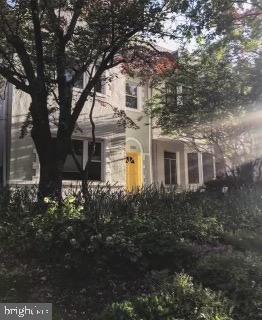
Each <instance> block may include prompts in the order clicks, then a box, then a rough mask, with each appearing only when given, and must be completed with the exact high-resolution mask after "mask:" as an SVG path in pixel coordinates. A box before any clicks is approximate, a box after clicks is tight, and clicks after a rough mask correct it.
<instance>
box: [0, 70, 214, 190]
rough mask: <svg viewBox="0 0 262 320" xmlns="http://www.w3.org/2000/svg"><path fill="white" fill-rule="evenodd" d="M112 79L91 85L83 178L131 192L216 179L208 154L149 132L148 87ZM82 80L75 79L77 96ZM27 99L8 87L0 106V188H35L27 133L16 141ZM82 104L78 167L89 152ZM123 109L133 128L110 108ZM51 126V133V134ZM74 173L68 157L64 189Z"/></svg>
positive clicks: (34, 164) (195, 184)
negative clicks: (93, 136)
mask: <svg viewBox="0 0 262 320" xmlns="http://www.w3.org/2000/svg"><path fill="white" fill-rule="evenodd" d="M111 72H114V73H116V74H117V75H118V76H117V77H114V79H113V81H111V82H110V83H106V82H104V81H101V83H99V84H98V86H97V99H96V106H95V112H94V121H95V124H96V151H95V155H94V156H93V158H92V164H91V170H90V172H89V179H90V180H92V181H94V183H106V182H108V183H110V184H112V185H116V186H118V187H122V188H127V189H128V190H131V189H133V188H136V187H141V186H143V185H150V184H153V183H157V184H159V185H165V186H172V185H177V186H179V187H180V188H182V189H187V188H196V187H198V186H199V185H202V184H203V183H204V182H205V181H208V180H210V179H214V178H215V177H216V161H215V157H214V155H213V154H212V153H208V152H204V153H201V152H197V151H195V150H194V149H190V148H189V147H188V146H187V145H186V144H185V143H183V142H182V141H178V140H173V139H171V138H170V137H167V136H163V135H161V132H159V130H156V129H153V126H152V122H151V118H150V117H149V116H148V115H146V114H145V112H144V104H145V101H146V100H147V99H148V98H149V97H150V96H151V95H152V89H151V88H150V87H149V86H148V85H141V84H140V81H139V80H138V79H131V78H129V77H128V76H126V75H125V74H123V73H121V72H120V67H116V68H115V69H114V70H113V71H111ZM83 82H85V77H84V78H83V79H82V80H81V81H79V83H78V84H77V87H76V88H75V94H76V95H77V94H79V92H80V91H81V87H82V86H83ZM29 103H30V97H29V96H27V95H26V94H24V93H22V92H20V91H18V90H17V89H16V88H14V87H13V86H12V85H10V84H8V86H7V90H6V93H5V99H4V100H2V102H1V104H0V135H1V145H0V170H1V172H0V178H1V184H2V185H5V184H10V185H17V184H18V185H20V184H36V183H37V182H38V177H39V162H38V159H37V154H36V151H35V148H34V145H33V142H32V139H31V137H30V135H26V136H25V137H24V138H22V139H21V137H20V135H21V127H22V125H23V123H24V121H25V119H26V116H27V112H28V106H29ZM90 106H91V101H87V102H86V105H85V107H84V110H83V112H82V114H81V116H80V118H79V120H78V122H77V126H78V128H79V130H76V131H75V133H74V135H73V145H74V149H75V154H76V157H77V158H78V161H79V163H80V164H81V165H82V166H84V165H85V163H86V162H87V159H88V154H89V152H90V148H89V146H90V139H91V127H90V122H89V118H88V115H89V110H90ZM115 107H116V108H118V109H119V110H124V111H125V112H126V115H127V116H128V117H129V118H130V119H132V120H133V121H134V122H135V123H136V125H137V126H138V127H139V128H138V129H134V128H131V127H126V126H120V125H119V119H118V118H117V117H116V116H115V112H114V110H113V108H115ZM55 130H56V129H55V127H54V128H53V132H54V133H55ZM79 179H80V174H79V172H78V169H77V166H76V164H75V161H74V160H73V157H72V156H71V155H68V157H67V160H66V163H65V168H64V185H71V184H72V182H75V181H78V180H79Z"/></svg>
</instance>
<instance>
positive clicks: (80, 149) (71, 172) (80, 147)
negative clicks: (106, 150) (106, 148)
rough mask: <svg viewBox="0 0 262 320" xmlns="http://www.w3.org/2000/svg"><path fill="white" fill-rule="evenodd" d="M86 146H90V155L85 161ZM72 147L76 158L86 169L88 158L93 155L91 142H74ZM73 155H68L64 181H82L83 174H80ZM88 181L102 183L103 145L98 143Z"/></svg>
mask: <svg viewBox="0 0 262 320" xmlns="http://www.w3.org/2000/svg"><path fill="white" fill-rule="evenodd" d="M84 144H88V155H87V157H86V158H85V159H84V150H86V149H85V148H84ZM72 147H73V150H74V154H75V158H76V160H77V162H78V164H79V165H80V167H81V168H82V169H84V167H85V164H86V162H85V163H84V161H87V158H88V157H90V156H91V154H92V144H91V142H87V141H83V140H76V139H74V140H72ZM76 160H75V159H74V157H73V155H72V153H69V154H68V155H67V158H66V161H65V164H64V172H63V179H64V180H81V178H82V177H81V173H80V172H79V169H78V165H77V164H76ZM88 180H92V181H101V180H102V143H101V142H96V144H95V153H94V154H93V155H92V160H91V165H90V168H89V172H88Z"/></svg>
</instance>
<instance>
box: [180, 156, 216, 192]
mask: <svg viewBox="0 0 262 320" xmlns="http://www.w3.org/2000/svg"><path fill="white" fill-rule="evenodd" d="M189 153H197V154H198V175H199V183H189V171H188V154H189ZM210 153H211V154H213V173H214V175H213V179H215V177H216V164H215V161H216V157H215V155H214V153H213V152H212V151H211V152H210ZM184 161H185V182H186V186H201V185H204V183H205V182H204V166H203V152H198V151H194V150H185V151H184Z"/></svg>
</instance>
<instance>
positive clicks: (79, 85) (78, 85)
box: [74, 74, 84, 89]
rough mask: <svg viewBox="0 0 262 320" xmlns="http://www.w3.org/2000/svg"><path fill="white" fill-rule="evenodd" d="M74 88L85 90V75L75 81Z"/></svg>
mask: <svg viewBox="0 0 262 320" xmlns="http://www.w3.org/2000/svg"><path fill="white" fill-rule="evenodd" d="M74 87H75V88H77V89H83V88H84V74H82V75H81V76H80V78H79V79H77V80H76V81H75V83H74Z"/></svg>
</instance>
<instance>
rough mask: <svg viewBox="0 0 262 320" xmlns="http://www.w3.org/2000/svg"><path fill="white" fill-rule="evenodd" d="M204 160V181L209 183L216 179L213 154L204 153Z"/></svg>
mask: <svg viewBox="0 0 262 320" xmlns="http://www.w3.org/2000/svg"><path fill="white" fill-rule="evenodd" d="M202 159H203V180H204V182H208V181H210V180H212V179H213V178H214V161H213V160H214V159H213V155H212V154H211V153H207V152H204V153H202Z"/></svg>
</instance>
